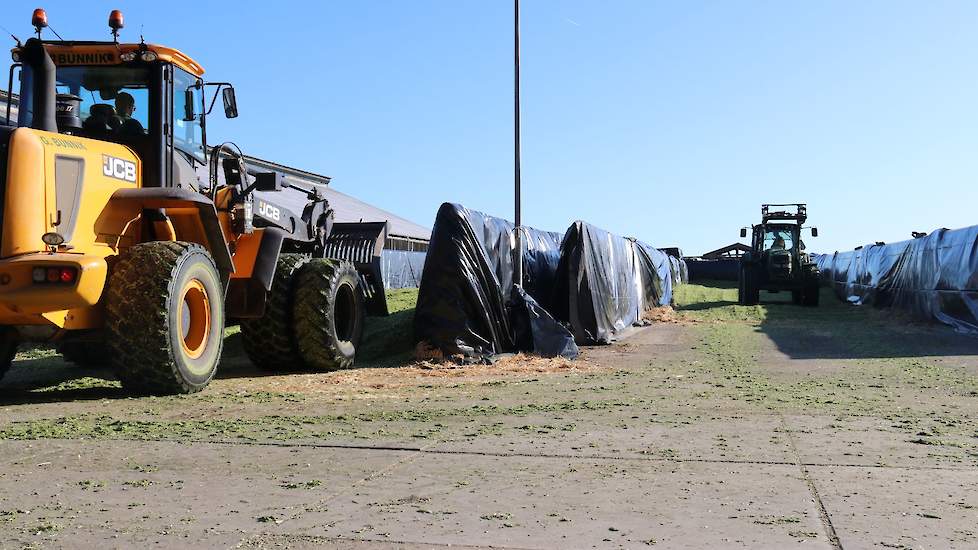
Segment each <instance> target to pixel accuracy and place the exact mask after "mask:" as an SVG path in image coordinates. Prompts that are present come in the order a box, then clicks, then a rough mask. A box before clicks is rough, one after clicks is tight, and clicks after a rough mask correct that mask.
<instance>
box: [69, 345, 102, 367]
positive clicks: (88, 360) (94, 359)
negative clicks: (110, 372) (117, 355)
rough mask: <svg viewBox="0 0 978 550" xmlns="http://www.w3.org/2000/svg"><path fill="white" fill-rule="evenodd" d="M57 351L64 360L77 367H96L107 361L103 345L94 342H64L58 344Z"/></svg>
mask: <svg viewBox="0 0 978 550" xmlns="http://www.w3.org/2000/svg"><path fill="white" fill-rule="evenodd" d="M58 353H60V354H61V357H62V358H63V359H64V360H65V361H67V362H69V363H74V364H76V365H78V366H79V367H85V368H88V367H97V366H99V365H105V364H108V362H109V359H108V357H106V349H105V346H104V345H99V344H96V343H94V342H65V343H64V344H61V345H60V346H58Z"/></svg>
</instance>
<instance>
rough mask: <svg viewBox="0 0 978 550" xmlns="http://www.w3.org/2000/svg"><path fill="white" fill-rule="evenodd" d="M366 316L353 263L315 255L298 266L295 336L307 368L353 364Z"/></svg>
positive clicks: (334, 367)
mask: <svg viewBox="0 0 978 550" xmlns="http://www.w3.org/2000/svg"><path fill="white" fill-rule="evenodd" d="M365 316H366V313H365V310H364V303H363V291H362V289H361V288H360V276H359V275H358V274H357V270H356V268H355V267H353V265H352V264H350V263H349V262H340V261H335V260H327V259H322V258H317V259H314V260H310V261H309V262H308V263H306V264H305V265H304V266H302V269H300V270H299V274H298V278H297V281H296V289H295V307H294V318H295V339H296V343H297V344H298V347H299V354H300V355H301V356H302V359H303V362H304V363H305V365H306V366H307V367H308V368H310V369H314V370H320V371H329V370H338V369H348V368H350V367H352V366H353V363H354V359H355V358H356V352H357V347H358V346H359V345H360V338H361V337H362V336H363V324H364V317H365Z"/></svg>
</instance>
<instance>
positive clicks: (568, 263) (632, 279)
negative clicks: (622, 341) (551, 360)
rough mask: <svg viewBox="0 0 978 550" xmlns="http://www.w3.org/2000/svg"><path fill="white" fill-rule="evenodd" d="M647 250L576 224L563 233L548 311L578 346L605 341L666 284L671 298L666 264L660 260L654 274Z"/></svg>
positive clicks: (657, 300)
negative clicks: (562, 323) (661, 267)
mask: <svg viewBox="0 0 978 550" xmlns="http://www.w3.org/2000/svg"><path fill="white" fill-rule="evenodd" d="M651 250H654V249H652V247H649V246H648V245H645V244H644V243H639V242H637V241H633V240H631V239H626V238H624V237H619V236H618V235H614V234H611V233H609V232H607V231H605V230H603V229H599V228H597V227H595V226H593V225H590V224H588V223H585V222H582V221H578V222H575V223H574V224H573V225H572V226H571V227H570V229H568V230H567V233H566V234H565V235H564V241H563V243H562V244H561V256H560V264H559V266H558V267H557V284H556V287H555V291H554V304H553V309H551V312H552V313H553V314H554V317H556V318H557V319H559V320H561V321H565V322H567V323H569V324H570V326H571V331H572V332H573V334H574V337H575V339H576V340H577V342H578V343H602V344H607V343H610V342H611V341H613V340H614V339H615V337H616V336H617V335H618V334H619V333H621V332H622V331H624V330H625V329H627V328H628V327H630V326H632V325H634V324H636V323H638V322H639V321H640V320H641V317H642V314H643V313H644V312H645V311H648V310H649V309H651V308H653V307H655V306H658V305H660V304H661V303H662V299H663V297H664V296H665V295H666V287H665V284H666V281H668V282H669V284H670V294H671V282H672V275H671V271H672V264H671V262H670V261H669V259H668V258H662V259H661V260H660V265H664V267H665V271H664V273H663V275H664V276H660V273H659V270H658V269H657V268H656V265H655V262H654V261H653V259H652V255H651V254H652V253H651ZM656 252H657V253H658V254H661V255H662V256H665V254H664V253H662V252H659V251H656ZM666 303H668V302H666Z"/></svg>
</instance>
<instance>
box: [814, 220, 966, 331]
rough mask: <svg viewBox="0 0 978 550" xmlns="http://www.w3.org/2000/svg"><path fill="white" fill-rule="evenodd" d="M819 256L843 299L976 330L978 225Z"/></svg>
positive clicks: (820, 264) (825, 275) (822, 268)
mask: <svg viewBox="0 0 978 550" xmlns="http://www.w3.org/2000/svg"><path fill="white" fill-rule="evenodd" d="M815 260H816V263H817V264H818V268H819V271H820V272H821V274H822V277H823V280H825V281H827V282H828V283H829V284H830V285H831V287H832V289H833V290H834V291H835V294H836V296H838V297H839V298H840V299H841V300H844V301H847V302H850V303H853V304H866V305H873V306H876V307H895V308H899V309H902V310H904V311H907V312H909V313H911V314H912V315H914V316H916V317H918V318H922V319H929V320H935V321H939V322H941V323H944V324H947V325H950V326H952V327H954V328H955V329H956V330H958V331H960V332H969V333H978V226H972V227H966V228H964V229H955V230H948V229H939V230H937V231H934V232H932V233H931V234H929V235H927V236H925V237H921V238H919V239H913V240H910V241H902V242H898V243H892V244H884V245H867V246H864V247H862V248H860V249H858V250H853V251H850V252H836V253H835V254H819V255H816V256H815Z"/></svg>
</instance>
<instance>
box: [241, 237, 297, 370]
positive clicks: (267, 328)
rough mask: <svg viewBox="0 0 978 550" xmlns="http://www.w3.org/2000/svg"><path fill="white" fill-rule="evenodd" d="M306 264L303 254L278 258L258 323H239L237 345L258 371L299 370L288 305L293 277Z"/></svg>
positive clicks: (292, 288)
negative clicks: (238, 341) (239, 342)
mask: <svg viewBox="0 0 978 550" xmlns="http://www.w3.org/2000/svg"><path fill="white" fill-rule="evenodd" d="M308 261H309V257H308V256H305V255H303V254H282V255H281V256H279V259H278V263H277V265H276V266H275V277H274V278H273V279H272V290H271V292H269V293H268V300H267V301H266V302H265V313H264V314H262V316H261V317H259V318H258V319H248V320H243V321H242V322H241V344H242V346H243V347H244V351H245V354H246V355H247V356H248V358H249V359H251V362H252V363H254V365H255V366H256V367H258V368H260V369H264V370H269V371H281V370H290V369H300V368H302V357H301V356H300V355H299V348H298V346H296V342H295V330H294V323H293V321H292V304H293V303H294V299H295V285H296V274H297V272H298V271H299V268H301V267H302V266H303V264H305V263H306V262H308Z"/></svg>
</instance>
